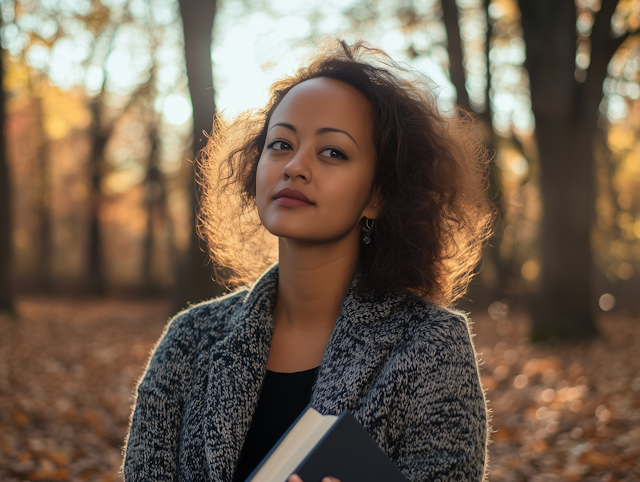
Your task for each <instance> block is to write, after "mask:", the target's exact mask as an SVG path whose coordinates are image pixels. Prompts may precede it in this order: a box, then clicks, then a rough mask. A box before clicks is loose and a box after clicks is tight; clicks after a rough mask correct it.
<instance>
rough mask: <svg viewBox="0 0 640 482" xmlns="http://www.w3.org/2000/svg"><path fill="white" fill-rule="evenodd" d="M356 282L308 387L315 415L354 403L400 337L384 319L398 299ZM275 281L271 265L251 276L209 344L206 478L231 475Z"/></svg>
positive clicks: (253, 397)
mask: <svg viewBox="0 0 640 482" xmlns="http://www.w3.org/2000/svg"><path fill="white" fill-rule="evenodd" d="M356 283H357V277H356V278H354V280H353V281H352V283H351V285H350V287H349V289H348V290H347V293H346V295H345V298H344V301H343V304H342V310H341V313H340V316H339V317H338V320H337V321H336V325H335V327H334V329H333V332H332V334H331V337H330V339H329V343H328V345H327V350H326V351H325V354H324V357H323V359H322V363H321V365H320V370H319V373H318V380H317V382H316V385H315V387H314V391H313V395H312V399H311V405H313V407H314V408H315V409H316V410H318V411H319V412H320V413H323V414H335V415H338V414H340V413H342V412H343V411H344V410H345V409H347V408H351V409H352V408H354V405H355V404H356V403H357V401H358V400H359V399H361V398H362V395H363V394H364V393H365V392H366V390H367V389H368V387H369V386H370V385H371V384H372V383H373V381H374V380H375V376H376V375H377V373H378V371H379V369H380V367H381V366H382V364H383V363H384V361H385V360H386V358H387V357H388V355H389V352H390V350H392V349H393V347H394V346H395V345H396V343H397V341H398V339H399V338H400V337H401V335H402V330H403V326H402V323H398V320H397V319H394V320H390V319H389V317H390V315H391V313H392V312H393V311H394V310H395V309H397V308H398V306H400V304H401V303H402V302H403V301H404V300H405V299H406V297H405V296H404V295H402V294H397V293H396V294H391V293H385V294H382V295H380V294H378V295H376V296H369V297H360V296H357V295H356V294H355V285H356ZM277 284H278V265H275V266H273V267H272V268H271V269H269V270H268V271H267V272H266V273H265V274H264V275H263V276H262V278H260V279H259V280H258V281H257V282H256V284H255V285H254V287H253V289H252V290H251V291H250V292H249V294H248V295H247V298H246V299H245V301H244V303H242V305H241V306H240V307H239V308H238V309H237V311H236V312H234V313H233V315H231V317H230V320H229V322H228V323H227V327H228V329H227V332H226V335H225V336H224V338H223V339H222V340H220V342H218V343H216V344H215V345H214V347H213V348H212V352H211V358H210V360H211V362H210V368H209V386H208V389H207V399H206V407H205V413H204V417H203V418H204V420H203V430H204V440H205V452H206V456H207V462H208V471H209V479H210V480H212V481H220V482H222V481H225V482H227V481H229V480H231V478H232V475H233V471H234V469H235V464H236V462H237V460H238V458H239V456H240V450H241V448H242V443H243V440H244V439H245V437H246V434H247V432H248V431H249V427H250V425H251V420H252V418H253V414H254V412H255V408H256V405H257V402H258V398H259V396H260V391H261V388H262V383H263V380H264V376H265V374H266V367H267V360H268V357H269V348H270V346H271V338H272V335H273V317H272V315H271V311H272V308H273V303H274V301H275V297H276V289H277Z"/></svg>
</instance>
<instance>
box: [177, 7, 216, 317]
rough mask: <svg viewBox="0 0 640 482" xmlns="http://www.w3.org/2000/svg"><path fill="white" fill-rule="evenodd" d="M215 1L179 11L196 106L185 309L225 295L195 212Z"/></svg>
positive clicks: (209, 116) (209, 104) (209, 123)
mask: <svg viewBox="0 0 640 482" xmlns="http://www.w3.org/2000/svg"><path fill="white" fill-rule="evenodd" d="M216 4H217V2H216V1H215V0H213V1H210V2H200V3H198V2H192V1H189V0H180V12H181V15H182V23H183V28H184V46H185V59H186V64H187V76H188V78H189V93H190V94H191V103H192V106H193V160H194V171H193V176H192V177H191V178H190V181H189V190H190V193H191V216H192V218H191V220H190V226H191V241H190V245H189V251H188V253H187V257H186V258H187V259H186V260H185V263H184V266H183V267H182V269H181V270H180V273H179V281H178V287H177V288H178V289H177V299H176V304H177V306H178V307H180V308H182V307H184V306H185V305H187V304H188V303H189V302H197V301H201V300H205V299H208V298H211V297H214V296H217V295H220V294H222V293H223V292H224V288H223V287H221V286H220V285H218V284H217V283H215V282H214V281H213V280H212V277H213V267H212V265H211V263H210V258H209V254H208V251H207V249H206V246H204V243H203V244H202V245H201V243H200V238H199V236H198V234H197V232H196V221H197V220H196V211H197V209H198V198H199V195H200V189H199V186H198V184H197V182H196V181H197V179H199V178H200V166H199V164H198V155H199V152H200V151H201V149H202V148H203V147H204V146H205V145H206V141H207V138H206V137H205V135H204V134H203V131H205V132H211V130H212V127H213V119H214V115H215V111H216V106H215V101H214V93H215V91H214V89H213V74H212V64H211V35H212V31H213V22H214V18H215V14H216V6H217V5H216Z"/></svg>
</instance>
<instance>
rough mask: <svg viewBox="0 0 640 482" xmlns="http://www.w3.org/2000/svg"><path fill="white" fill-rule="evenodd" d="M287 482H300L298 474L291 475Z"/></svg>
mask: <svg viewBox="0 0 640 482" xmlns="http://www.w3.org/2000/svg"><path fill="white" fill-rule="evenodd" d="M288 482H302V479H301V478H300V476H299V475H298V474H293V475H292V476H291V477H289V480H288Z"/></svg>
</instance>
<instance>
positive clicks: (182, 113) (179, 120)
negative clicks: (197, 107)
mask: <svg viewBox="0 0 640 482" xmlns="http://www.w3.org/2000/svg"><path fill="white" fill-rule="evenodd" d="M162 115H163V116H164V119H165V120H166V121H167V122H168V123H169V124H172V125H174V126H179V125H182V124H184V123H185V122H187V121H188V120H189V119H190V118H191V102H189V100H188V99H186V98H185V97H184V96H183V95H180V94H171V95H169V96H167V98H166V99H165V101H164V104H163V106H162Z"/></svg>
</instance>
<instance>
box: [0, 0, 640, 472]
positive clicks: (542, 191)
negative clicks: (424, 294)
mask: <svg viewBox="0 0 640 482" xmlns="http://www.w3.org/2000/svg"><path fill="white" fill-rule="evenodd" d="M1 5H2V7H1V9H2V11H1V14H2V15H1V16H2V28H1V31H0V32H1V46H2V52H1V60H2V62H1V67H2V68H1V69H0V74H1V76H2V87H3V89H2V94H3V97H2V106H1V107H2V109H1V110H0V120H1V122H2V125H0V127H1V128H0V312H3V313H4V315H1V316H0V423H2V428H0V452H1V453H2V456H1V457H2V458H0V476H2V480H117V479H118V475H117V468H118V465H119V463H120V453H119V447H120V445H121V444H122V440H123V438H124V434H125V432H126V425H127V418H128V415H129V406H130V403H131V390H132V387H133V386H134V383H135V379H136V378H137V377H138V376H139V375H140V373H141V371H142V369H143V366H144V362H145V360H146V358H147V355H148V352H149V350H150V349H151V347H152V346H153V343H154V341H155V340H156V339H157V337H158V336H159V334H160V333H161V330H162V326H163V324H164V323H165V322H166V319H167V316H168V315H169V314H170V313H172V312H175V311H176V309H179V308H183V307H185V306H187V305H188V303H190V302H197V301H199V300H202V299H207V298H210V297H212V296H217V295H219V294H221V293H223V292H224V289H223V288H222V287H220V286H219V285H217V284H216V283H215V282H214V281H212V275H213V267H212V266H211V264H210V263H208V264H207V256H206V255H205V254H204V252H203V250H204V243H203V242H202V241H199V239H198V238H197V236H196V235H195V232H194V226H195V221H194V213H195V210H196V206H197V198H198V188H197V184H196V183H195V182H194V179H195V178H197V175H198V173H197V165H196V164H194V162H193V160H194V159H195V158H196V156H197V153H198V151H199V150H200V149H201V148H202V147H203V146H204V144H205V142H206V133H207V132H210V131H211V129H212V126H213V116H214V114H216V113H217V114H219V115H220V116H221V118H222V119H223V120H226V119H231V118H232V117H233V116H234V115H235V114H237V113H238V112H241V111H242V110H245V109H249V108H255V107H259V106H261V105H263V104H264V103H265V102H266V100H267V89H268V87H269V85H270V84H271V83H272V82H273V81H274V80H275V79H277V78H278V77H280V76H283V75H286V74H288V73H291V72H292V71H293V70H294V69H295V68H296V67H297V66H298V65H299V64H300V62H301V60H302V59H303V58H304V57H305V55H307V54H308V53H309V52H310V50H311V48H312V46H313V44H314V40H316V39H319V38H322V37H324V36H326V35H335V34H341V35H342V36H343V37H344V38H346V39H355V38H363V39H365V40H368V41H369V42H371V43H373V44H374V45H377V46H379V47H381V48H382V49H384V50H385V51H386V52H387V53H389V54H390V55H391V56H392V57H393V58H394V59H396V60H399V61H403V62H407V63H409V64H411V65H412V66H414V67H415V68H417V69H419V70H421V71H423V72H424V73H426V74H427V75H428V76H430V77H431V79H432V80H433V81H434V89H435V94H436V96H437V98H438V102H439V103H440V107H441V108H442V109H443V110H444V111H447V112H448V113H449V115H451V116H455V115H460V114H459V111H458V110H457V109H456V106H460V107H462V108H463V109H464V111H466V112H469V113H470V115H471V116H473V118H474V119H475V121H476V124H477V131H478V136H479V138H481V139H482V140H483V141H484V142H485V144H486V145H487V147H488V149H489V152H490V156H491V157H492V162H491V168H490V176H489V180H488V183H489V193H490V196H491V197H492V199H493V201H494V203H495V205H496V210H497V216H496V219H495V224H494V234H493V236H492V238H491V240H490V242H489V245H488V246H487V247H486V248H485V253H484V259H483V263H482V265H481V266H479V267H478V275H477V276H476V278H475V280H474V282H473V283H472V285H471V288H470V291H469V293H467V295H466V297H465V298H464V299H463V300H462V302H461V304H460V307H461V308H463V309H465V310H466V311H469V312H471V315H472V317H473V319H474V321H475V325H474V330H475V331H476V333H477V337H476V348H477V350H478V352H480V353H481V354H482V358H483V359H484V364H483V365H482V367H481V370H482V375H483V383H484V384H485V387H486V388H487V390H488V398H489V399H490V400H491V401H492V408H493V410H494V414H495V416H494V422H493V423H494V428H495V429H496V433H495V434H494V437H493V438H494V440H495V442H494V444H492V446H491V452H490V453H491V457H492V467H493V468H492V469H491V472H490V476H489V478H490V480H640V465H638V462H637V460H638V459H640V451H638V449H633V447H636V446H637V447H640V417H638V415H637V413H638V412H639V411H638V409H639V408H640V377H639V374H640V365H639V364H638V361H637V360H636V358H637V356H636V357H633V356H631V353H632V352H635V353H637V352H638V349H640V296H639V295H640V142H639V136H638V132H639V128H640V36H638V31H639V29H640V1H637V0H576V1H575V2H574V1H573V0H377V1H376V0H322V1H319V0H306V1H304V2H302V1H299V2H295V1H290V0H287V1H283V0H220V1H215V0H209V1H206V2H205V1H203V2H194V1H188V0H182V1H179V0H19V1H18V0H16V1H12V0H4V1H3V2H2V3H1ZM203 131H204V132H203ZM578 402H579V403H578ZM543 408H544V410H542V409H543ZM636 444H637V445H636ZM630 447H631V448H630ZM630 450H631V451H630ZM633 450H635V452H634V451H633ZM554 477H555V478H554Z"/></svg>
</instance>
